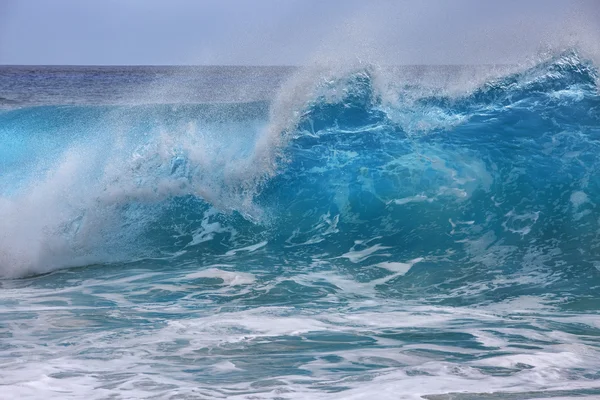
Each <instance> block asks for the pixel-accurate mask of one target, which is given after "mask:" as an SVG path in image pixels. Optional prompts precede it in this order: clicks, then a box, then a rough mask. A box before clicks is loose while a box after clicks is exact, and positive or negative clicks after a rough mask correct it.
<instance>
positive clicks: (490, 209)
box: [0, 53, 600, 308]
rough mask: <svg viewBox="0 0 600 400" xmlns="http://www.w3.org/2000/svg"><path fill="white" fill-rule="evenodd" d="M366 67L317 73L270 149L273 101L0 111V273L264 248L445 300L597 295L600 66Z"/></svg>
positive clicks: (215, 256) (269, 254)
mask: <svg viewBox="0 0 600 400" xmlns="http://www.w3.org/2000/svg"><path fill="white" fill-rule="evenodd" d="M377 79H378V77H377V71H376V70H375V69H372V68H365V69H362V70H360V71H357V72H355V73H353V74H349V75H345V76H343V77H338V78H337V80H335V81H333V82H331V81H327V82H324V83H323V84H322V85H318V86H317V89H316V90H315V93H314V95H313V96H312V97H311V100H310V101H309V102H308V104H306V105H305V107H304V109H303V110H302V111H301V112H300V113H299V116H298V117H297V118H296V119H294V120H293V123H292V124H291V125H289V126H288V128H287V130H285V132H281V135H282V137H284V138H285V140H283V141H281V142H277V144H276V145H272V146H271V143H270V142H269V141H268V140H266V141H265V140H264V136H263V135H264V132H265V130H267V129H268V127H269V124H270V119H272V115H270V114H269V106H268V105H267V104H265V103H249V104H233V105H197V104H196V105H195V104H179V105H172V104H171V105H146V106H144V105H141V106H85V107H81V106H68V107H67V106H49V107H34V108H21V109H13V110H8V111H4V112H3V113H2V114H0V120H1V121H2V127H3V128H2V131H1V132H0V142H1V143H3V146H2V150H1V151H2V158H1V159H0V163H1V165H0V166H1V168H2V170H3V171H7V173H3V174H2V176H0V183H1V187H2V191H1V192H0V194H1V197H0V217H1V218H2V220H3V221H5V223H4V229H3V230H2V232H1V233H0V235H2V236H1V239H2V240H0V243H1V244H0V274H1V275H2V276H8V277H18V276H24V275H27V274H31V273H40V272H46V271H50V270H53V269H56V268H61V267H69V266H80V265H86V264H90V263H111V262H129V261H131V260H134V259H139V258H148V257H153V258H159V259H165V258H168V259H170V260H173V259H176V260H179V261H180V262H181V263H182V264H185V263H188V262H191V261H192V260H194V261H196V260H201V261H202V262H203V263H206V264H209V263H213V262H218V261H219V260H221V261H222V260H231V259H232V258H234V259H236V260H239V262H240V264H248V265H252V263H257V262H262V263H264V262H265V259H267V260H268V259H272V263H273V265H275V264H281V263H283V262H285V263H288V264H292V265H295V266H296V268H298V269H303V270H311V269H312V270H315V271H320V270H327V269H336V270H339V271H342V272H343V273H345V274H349V275H351V276H352V277H353V278H354V279H355V280H358V281H360V282H373V285H375V286H376V287H377V290H379V291H382V292H384V293H386V294H387V295H389V296H395V297H403V298H423V297H426V298H428V299H430V301H435V302H439V303H443V304H482V303H485V302H495V301H501V300H503V299H505V298H507V297H509V296H518V295H519V294H525V293H527V294H528V295H542V296H547V297H548V299H549V301H550V300H552V299H557V301H558V299H561V300H560V301H561V302H562V303H564V305H565V306H570V307H580V308H581V307H584V308H585V307H589V306H590V304H595V303H596V302H597V295H596V294H595V293H594V291H593V289H592V288H593V287H594V285H590V284H589V282H590V280H594V281H595V280H597V279H599V278H598V269H597V268H598V267H600V265H598V264H597V263H596V261H595V260H596V259H597V258H598V252H599V249H598V243H600V242H599V240H598V239H599V237H598V235H600V230H599V224H600V221H599V220H598V217H597V209H596V208H597V203H598V201H597V198H598V194H599V193H600V192H599V191H600V187H599V185H600V181H599V178H598V176H597V172H596V171H598V156H597V154H598V136H599V135H600V128H599V126H600V124H599V122H600V97H599V95H598V87H597V79H598V76H597V72H596V69H595V67H594V66H593V65H591V64H589V63H588V62H586V61H584V60H582V59H581V58H580V57H579V56H578V55H577V54H575V53H566V54H563V55H560V56H558V57H556V58H554V59H552V60H549V61H547V62H544V63H541V64H538V65H537V66H535V67H533V68H531V69H529V70H526V71H523V72H520V73H517V74H514V75H510V76H507V77H504V78H501V79H498V80H493V81H490V82H487V83H485V84H484V85H482V86H481V87H479V88H478V89H475V90H474V91H471V92H469V93H466V94H463V95H460V96H448V95H444V94H443V93H442V92H439V93H434V94H431V92H430V91H423V92H420V89H419V88H418V87H414V86H413V85H411V86H408V85H407V86H402V85H396V86H395V88H396V89H395V90H397V92H395V95H394V96H392V97H390V96H389V94H386V95H385V96H384V94H383V93H381V91H380V90H379V89H378V86H377V85H376V84H375V80H377ZM421 93H423V94H421ZM390 98H392V100H390ZM290 111H291V110H290ZM65 148H67V149H69V150H67V151H65V150H64V149H65ZM265 149H267V150H265ZM253 246H254V247H253ZM259 255H260V257H262V259H261V260H260V261H259V260H258V257H259ZM265 256H266V257H265ZM240 268H241V269H243V267H240ZM407 271H408V272H407ZM404 273H406V276H405V277H404V278H402V279H401V278H400V276H402V275H403V274H404ZM449 278H450V279H449ZM584 299H585V301H584ZM590 302H591V303H590ZM586 304H587V305H586Z"/></svg>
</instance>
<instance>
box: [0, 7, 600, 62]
mask: <svg viewBox="0 0 600 400" xmlns="http://www.w3.org/2000/svg"><path fill="white" fill-rule="evenodd" d="M569 41H576V42H581V43H583V44H585V45H589V46H593V45H594V43H595V44H597V43H600V0H518V1H516V0H503V1H491V0H489V1H486V0H413V1H402V0H398V1H393V0H364V1H358V0H319V1H317V0H237V1H234V0H0V64H62V65H78V64H87V65H129V64H147V65H165V64H167V65H175V64H229V65H231V64H246V65H301V64H309V63H312V62H315V61H318V60H319V59H321V58H331V59H336V58H339V59H340V60H343V59H345V58H352V57H372V58H376V59H377V60H379V61H381V62H383V63H393V64H470V63H512V62H515V61H518V60H519V59H520V58H522V57H524V56H528V55H533V53H535V52H536V51H538V50H539V49H540V48H543V47H544V46H545V45H547V44H557V43H558V44H561V43H562V42H565V43H566V42H569Z"/></svg>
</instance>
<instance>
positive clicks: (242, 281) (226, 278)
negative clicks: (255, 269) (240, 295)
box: [185, 268, 256, 286]
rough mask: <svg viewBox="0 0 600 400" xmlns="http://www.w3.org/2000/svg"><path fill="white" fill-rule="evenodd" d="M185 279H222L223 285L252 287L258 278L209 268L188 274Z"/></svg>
mask: <svg viewBox="0 0 600 400" xmlns="http://www.w3.org/2000/svg"><path fill="white" fill-rule="evenodd" d="M185 278H186V279H200V278H216V279H221V280H222V281H223V284H224V285H228V286H239V285H250V284H252V283H254V282H255V281H256V277H255V276H254V275H252V274H250V273H247V272H231V271H223V270H222V269H218V268H209V269H205V270H203V271H199V272H194V273H191V274H187V275H186V276H185Z"/></svg>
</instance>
